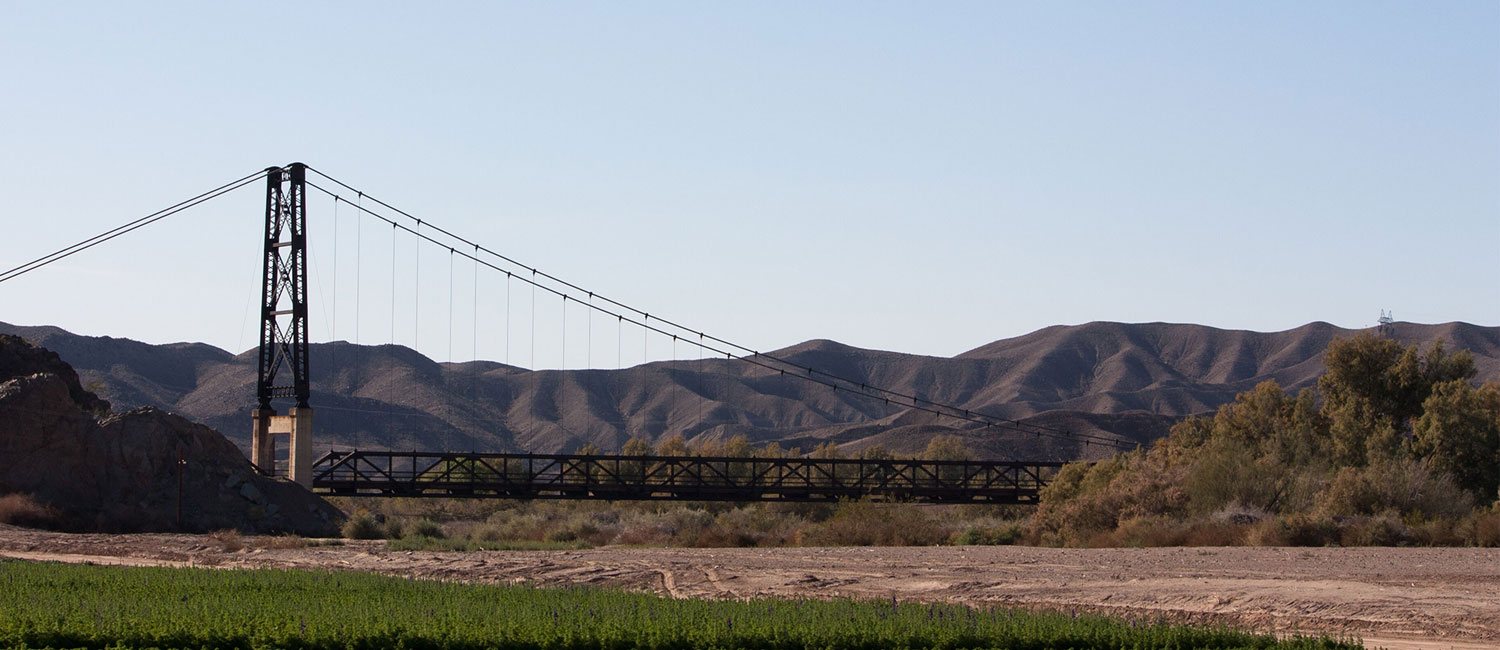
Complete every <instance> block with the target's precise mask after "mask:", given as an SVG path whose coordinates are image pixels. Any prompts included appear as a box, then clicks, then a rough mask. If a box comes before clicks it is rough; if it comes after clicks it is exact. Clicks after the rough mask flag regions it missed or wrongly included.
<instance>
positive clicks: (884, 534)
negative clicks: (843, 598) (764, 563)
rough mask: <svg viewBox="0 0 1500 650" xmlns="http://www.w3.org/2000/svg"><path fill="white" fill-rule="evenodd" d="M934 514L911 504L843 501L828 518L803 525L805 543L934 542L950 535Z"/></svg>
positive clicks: (801, 541)
mask: <svg viewBox="0 0 1500 650" xmlns="http://www.w3.org/2000/svg"><path fill="white" fill-rule="evenodd" d="M947 537H948V536H947V534H945V533H944V532H943V530H942V528H941V526H939V525H938V524H937V522H935V521H933V520H932V518H931V517H928V516H927V514H926V513H925V512H923V511H922V509H921V508H920V507H918V506H913V505H910V504H876V503H870V502H867V501H848V502H844V503H840V504H839V506H838V509H837V510H835V511H834V513H833V517H830V518H829V519H828V521H825V522H822V523H819V524H813V525H810V526H807V527H806V528H803V529H802V531H801V532H800V534H798V535H797V543H799V544H801V545H804V546H931V545H934V544H941V543H943V542H944V541H945V540H946V539H947Z"/></svg>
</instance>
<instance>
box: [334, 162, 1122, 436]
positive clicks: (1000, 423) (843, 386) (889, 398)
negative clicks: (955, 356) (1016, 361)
mask: <svg viewBox="0 0 1500 650" xmlns="http://www.w3.org/2000/svg"><path fill="white" fill-rule="evenodd" d="M314 171H316V170H314ZM318 174H319V175H320V176H323V177H324V178H328V179H329V180H331V181H333V182H335V183H338V184H339V185H341V186H343V187H345V188H349V189H351V190H352V189H353V188H350V187H349V186H348V185H346V184H344V183H342V182H339V181H337V180H336V179H333V178H331V177H329V176H327V175H326V174H323V173H322V172H318ZM307 184H308V186H309V187H312V188H314V189H317V190H318V191H321V192H324V193H327V194H332V192H331V191H330V190H328V189H326V188H324V187H322V186H321V185H318V184H316V183H313V182H311V181H308V183H307ZM371 200H372V201H375V202H376V203H378V204H380V205H382V206H385V207H386V208H388V209H390V210H393V211H396V212H398V213H401V214H402V215H403V216H406V217H408V218H411V219H413V220H415V219H416V218H415V217H411V215H409V214H406V213H405V212H402V211H401V210H399V209H396V208H394V207H391V206H389V205H388V204H385V203H383V202H381V201H380V200H379V199H376V198H374V197H371ZM366 213H367V214H370V215H371V216H373V217H375V218H377V219H380V220H383V221H386V222H387V223H390V224H391V226H392V227H393V228H399V229H401V230H405V231H406V232H408V233H411V234H413V235H416V236H417V237H419V238H420V239H425V240H427V241H428V242H430V243H432V244H435V245H438V246H442V247H445V248H446V247H448V244H445V243H443V242H441V241H438V240H437V239H435V238H433V237H432V236H431V235H427V234H424V233H418V232H416V231H415V230H413V229H412V228H410V227H407V226H403V225H400V224H399V223H398V222H397V221H396V220H394V219H392V218H390V217H387V216H385V215H382V214H379V213H376V212H374V211H371V210H368V209H366ZM422 223H423V225H426V226H428V228H429V229H430V230H434V231H437V232H441V233H444V234H446V235H448V236H449V237H452V238H454V239H457V240H459V241H463V242H465V243H468V244H470V245H474V244H473V242H470V241H469V240H466V239H463V238H461V237H458V236H456V235H453V234H451V233H448V232H447V231H446V230H443V229H442V228H439V227H437V226H433V225H432V224H431V223H430V222H426V221H423V222H422ZM478 248H479V249H480V250H481V251H483V252H486V253H490V254H491V255H494V256H495V257H498V258H500V259H503V260H506V261H508V262H510V263H512V264H517V265H518V266H523V268H526V269H527V270H529V271H531V275H532V277H530V278H527V277H526V276H524V275H514V276H513V277H516V278H518V279H520V280H521V281H523V282H526V283H527V284H530V285H531V291H532V295H533V296H535V294H536V290H537V289H541V290H543V291H547V292H550V293H552V294H554V295H556V296H559V297H566V296H567V295H568V294H567V293H565V292H563V291H560V290H558V289H556V288H553V287H551V286H545V285H543V284H542V283H541V282H540V281H539V280H538V279H537V278H538V277H543V278H548V279H552V280H553V281H555V282H558V283H560V284H563V285H565V286H568V287H571V288H574V289H575V290H578V291H580V292H584V293H586V292H587V291H586V290H584V289H582V288H579V287H577V286H576V285H572V284H570V283H567V282H563V281H561V280H556V279H555V278H553V277H552V276H550V275H547V274H545V273H542V272H541V271H540V270H538V269H535V268H532V267H524V265H520V264H519V263H517V262H515V261H514V260H511V259H510V258H508V257H505V256H503V255H500V254H498V253H494V252H493V251H490V250H489V249H487V248H484V247H483V246H478ZM460 254H461V255H465V256H468V253H460ZM475 261H477V262H479V263H480V264H483V265H485V266H487V267H489V268H491V269H493V270H495V271H499V272H502V273H506V274H507V276H512V272H511V271H509V270H507V269H504V268H501V267H499V266H496V265H495V264H493V263H491V262H487V261H484V260H479V259H477V258H475ZM594 295H595V296H597V297H598V298H599V299H600V300H603V301H605V302H607V303H609V304H612V305H616V306H618V307H620V308H621V309H622V310H628V311H631V312H634V313H637V314H640V315H641V319H640V320H636V319H635V318H632V317H626V316H625V315H624V314H623V313H622V312H617V311H612V310H610V309H608V308H606V307H601V306H598V305H592V307H593V308H594V309H596V310H598V311H600V312H602V313H605V314H608V315H611V316H615V317H617V318H619V319H620V320H622V321H629V322H631V323H633V324H636V325H640V326H641V327H642V328H643V330H644V331H643V332H642V337H643V340H644V339H645V337H646V336H647V335H648V334H649V332H656V333H658V334H661V335H663V336H669V337H673V338H674V340H675V339H676V338H677V337H678V336H679V333H677V332H672V331H668V330H666V329H662V327H658V326H653V325H651V321H652V320H656V321H657V322H659V323H661V324H662V326H664V327H672V328H676V329H678V330H681V331H686V332H692V333H694V334H703V336H704V338H706V339H708V340H709V341H712V342H713V343H710V344H706V345H704V347H705V348H706V349H707V350H709V351H712V352H714V353H715V354H722V355H724V356H725V358H726V359H738V360H740V361H743V362H746V363H749V364H752V365H755V366H759V367H762V368H765V369H767V370H772V371H776V372H779V373H781V374H783V375H785V374H786V373H787V372H788V369H791V370H792V373H793V376H794V377H797V378H798V379H801V380H804V381H808V382H812V383H816V384H821V385H823V386H826V387H828V388H831V389H833V390H834V391H839V390H843V391H845V392H849V393H852V394H856V395H861V396H863V397H867V398H871V399H878V400H882V401H884V402H885V403H886V404H892V403H893V402H894V403H895V405H896V406H900V407H903V408H911V409H913V410H917V411H922V412H925V413H930V414H933V415H940V416H946V417H950V418H953V419H956V420H961V421H965V422H969V423H971V424H977V425H981V426H983V428H985V429H989V428H992V427H1005V428H1009V429H1014V430H1016V431H1019V432H1022V433H1030V434H1033V435H1036V436H1038V437H1040V436H1047V437H1052V438H1058V439H1064V440H1071V441H1077V442H1084V443H1085V444H1092V443H1098V444H1102V445H1110V446H1115V447H1118V448H1121V449H1128V448H1132V447H1134V444H1133V443H1130V442H1129V441H1126V440H1120V439H1116V438H1108V437H1104V436H1098V435H1093V434H1081V433H1074V432H1071V431H1065V430H1061V429H1056V428H1053V427H1047V426H1042V425H1036V424H1031V423H1026V422H1020V421H1018V420H1013V419H1010V418H1002V417H997V416H992V415H988V414H985V413H982V412H975V411H972V410H970V409H965V408H962V407H958V406H953V405H949V404H943V403H941V402H937V401H934V400H931V399H927V398H923V397H918V396H915V395H907V394H905V393H901V392H898V391H893V390H889V389H885V388H881V387H878V386H872V385H869V384H868V383H866V382H859V381H856V380H853V379H848V378H845V377H841V376H839V375H835V374H833V373H828V372H824V371H821V370H818V369H816V368H812V367H810V366H803V365H801V364H797V363H794V362H791V361H788V360H785V359H782V358H780V357H777V356H775V355H771V354H765V353H761V352H757V351H754V350H750V349H749V348H746V347H744V346H741V345H738V344H734V343H730V342H727V341H724V340H723V339H720V338H718V337H715V336H712V335H709V334H706V333H702V332H699V331H697V330H693V329H690V328H687V327H684V326H682V325H678V324H676V323H673V322H671V321H667V320H664V319H662V318H660V317H656V316H652V315H651V314H649V313H647V312H645V311H642V310H639V309H636V308H634V307H629V306H626V305H622V304H621V303H618V302H616V301H614V300H612V299H610V298H608V297H605V296H602V295H599V294H597V293H596V294H594ZM534 301H535V298H533V305H534V304H535V302H534ZM535 314H536V310H535V307H533V308H532V318H533V321H534V319H535ZM532 330H533V343H532V350H533V352H532V354H533V360H534V355H535V340H534V339H535V336H534V332H535V324H534V323H533V326H532ZM721 345H722V346H724V347H720V346H721ZM725 348H733V349H738V350H744V351H748V352H750V354H749V355H739V356H737V355H735V354H734V353H733V352H732V351H730V350H728V349H725ZM648 352H649V348H648ZM644 357H649V354H643V358H644ZM777 364H779V365H777ZM533 365H534V363H533Z"/></svg>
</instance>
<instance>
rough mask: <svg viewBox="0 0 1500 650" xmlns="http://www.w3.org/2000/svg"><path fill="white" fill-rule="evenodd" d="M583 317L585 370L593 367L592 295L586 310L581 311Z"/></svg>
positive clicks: (591, 294)
mask: <svg viewBox="0 0 1500 650" xmlns="http://www.w3.org/2000/svg"><path fill="white" fill-rule="evenodd" d="M583 317H584V318H586V319H588V322H589V328H588V337H589V338H588V341H587V343H586V344H585V345H584V346H583V368H584V369H585V370H587V369H589V368H592V367H594V293H593V292H592V291H591V292H589V306H588V309H585V310H583Z"/></svg>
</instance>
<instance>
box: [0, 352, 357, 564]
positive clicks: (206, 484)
mask: <svg viewBox="0 0 1500 650" xmlns="http://www.w3.org/2000/svg"><path fill="white" fill-rule="evenodd" d="M179 480H180V481H181V483H180V484H179ZM11 493H21V494H26V495H30V496H31V497H32V498H34V499H35V500H36V501H37V502H39V503H40V504H42V505H43V506H45V507H47V508H50V509H52V510H53V511H55V512H56V514H57V517H56V521H55V522H53V523H55V524H56V525H58V526H60V527H62V528H65V529H70V530H104V531H137V530H178V529H182V530H189V531H206V530H218V529H224V528H236V529H240V530H244V531H247V532H295V533H299V534H303V535H329V534H334V533H335V532H336V531H337V525H338V523H339V521H340V520H341V519H342V517H343V515H342V514H341V513H339V511H338V510H337V509H335V508H333V507H332V506H329V505H328V504H327V503H325V502H324V501H323V500H322V499H320V498H318V497H317V496H315V495H313V494H312V493H310V492H308V491H307V490H305V489H303V488H302V487H300V486H298V485H295V484H292V483H289V482H286V481H278V480H273V479H269V478H266V477H263V476H260V475H259V474H257V473H255V471H254V469H253V468H252V467H251V466H250V462H249V461H248V460H247V459H246V458H245V455H244V454H242V453H241V452H240V450H239V449H238V448H237V447H236V446H235V444H234V443H232V442H230V441H229V440H228V439H226V438H225V437H224V436H222V435H220V434H219V433H218V432H216V431H214V430H212V429H210V428H208V427H205V426H203V425H201V424H195V423H193V422H190V421H188V420H186V419H184V418H182V417H180V416H177V415H173V414H171V413H166V412H163V411H161V410H159V409H156V408H154V407H149V406H146V407H139V408H135V409H132V410H130V411H127V412H124V413H114V414H111V413H110V405H109V404H108V403H107V402H105V401H103V400H101V399H99V398H98V397H96V396H95V395H94V394H92V393H91V392H90V391H88V390H86V389H84V387H83V386H82V385H80V383H79V380H78V376H77V375H76V374H74V371H73V369H72V368H70V367H69V366H68V365H67V364H66V363H64V362H63V361H62V360H61V359H59V358H58V356H57V355H56V354H54V353H52V352H49V351H47V350H45V349H40V348H36V347H33V346H32V345H31V344H30V343H27V342H26V341H25V340H22V339H20V338H17V337H12V336H5V335H0V495H3V494H11ZM179 507H180V510H181V513H182V521H181V525H180V526H179V524H178V519H177V517H178V511H179Z"/></svg>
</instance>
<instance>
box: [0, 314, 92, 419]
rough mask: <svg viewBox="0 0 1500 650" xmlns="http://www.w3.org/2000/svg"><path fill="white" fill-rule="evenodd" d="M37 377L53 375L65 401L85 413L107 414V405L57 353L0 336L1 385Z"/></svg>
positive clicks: (18, 339)
mask: <svg viewBox="0 0 1500 650" xmlns="http://www.w3.org/2000/svg"><path fill="white" fill-rule="evenodd" d="M37 373H45V374H50V375H56V376H57V378H58V379H60V380H62V382H63V384H64V385H66V386H67V389H68V398H69V399H71V400H72V401H73V403H74V404H76V405H78V408H80V409H83V410H84V411H85V412H87V413H92V414H94V415H100V416H102V415H104V414H107V413H109V402H106V401H104V400H102V399H99V396H98V395H95V394H93V393H91V392H89V391H87V390H84V388H83V385H82V384H80V383H79V381H78V373H77V372H74V371H73V366H70V365H68V364H67V363H66V362H64V361H63V360H62V357H59V356H57V353H56V352H53V351H51V350H48V349H46V348H41V347H37V346H34V345H32V344H31V343H28V342H27V341H26V339H23V338H21V337H19V336H12V335H9V334H0V382H6V381H9V380H11V379H15V378H17V377H24V376H26V375H32V374H37Z"/></svg>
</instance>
